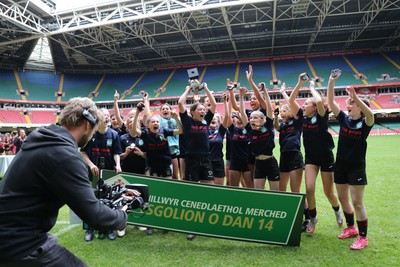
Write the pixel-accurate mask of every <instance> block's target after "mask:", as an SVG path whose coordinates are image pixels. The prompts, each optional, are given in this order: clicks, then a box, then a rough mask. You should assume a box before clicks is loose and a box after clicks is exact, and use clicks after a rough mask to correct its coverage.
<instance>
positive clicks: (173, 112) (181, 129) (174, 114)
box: [171, 109, 183, 135]
mask: <svg viewBox="0 0 400 267" xmlns="http://www.w3.org/2000/svg"><path fill="white" fill-rule="evenodd" d="M171 116H172V118H174V119H175V121H176V124H177V125H178V129H174V135H179V134H181V133H183V126H182V122H181V120H180V119H179V116H178V113H176V111H175V109H173V110H171Z"/></svg>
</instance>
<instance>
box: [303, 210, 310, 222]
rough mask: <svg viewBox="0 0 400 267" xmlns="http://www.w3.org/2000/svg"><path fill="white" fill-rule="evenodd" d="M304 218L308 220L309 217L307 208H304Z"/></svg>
mask: <svg viewBox="0 0 400 267" xmlns="http://www.w3.org/2000/svg"><path fill="white" fill-rule="evenodd" d="M304 219H305V220H309V219H310V212H309V211H308V208H305V209H304Z"/></svg>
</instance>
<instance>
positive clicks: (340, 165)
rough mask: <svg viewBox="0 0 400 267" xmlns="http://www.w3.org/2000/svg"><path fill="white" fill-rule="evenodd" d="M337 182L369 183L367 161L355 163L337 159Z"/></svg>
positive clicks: (335, 175) (351, 183)
mask: <svg viewBox="0 0 400 267" xmlns="http://www.w3.org/2000/svg"><path fill="white" fill-rule="evenodd" d="M334 177H335V178H334V179H335V184H349V185H367V184H368V183H367V173H366V171H365V162H361V163H354V162H348V161H344V160H339V159H337V160H336V166H335V174H334Z"/></svg>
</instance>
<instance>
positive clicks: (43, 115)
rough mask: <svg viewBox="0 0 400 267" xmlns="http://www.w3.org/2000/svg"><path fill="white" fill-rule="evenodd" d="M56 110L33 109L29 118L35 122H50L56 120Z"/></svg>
mask: <svg viewBox="0 0 400 267" xmlns="http://www.w3.org/2000/svg"><path fill="white" fill-rule="evenodd" d="M56 112H57V111H56V110H31V111H30V114H29V118H30V120H31V122H32V123H33V124H50V123H55V122H56V117H57V113H56Z"/></svg>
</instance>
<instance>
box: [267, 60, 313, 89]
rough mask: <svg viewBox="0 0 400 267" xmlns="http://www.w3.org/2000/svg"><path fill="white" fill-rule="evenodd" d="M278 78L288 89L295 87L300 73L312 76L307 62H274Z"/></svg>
mask: <svg viewBox="0 0 400 267" xmlns="http://www.w3.org/2000/svg"><path fill="white" fill-rule="evenodd" d="M274 64H275V70H276V77H277V79H278V80H279V81H281V82H282V83H283V82H284V83H286V87H288V88H290V87H292V88H293V87H295V86H296V84H297V81H298V77H299V74H300V73H303V72H306V73H308V74H309V75H310V77H311V76H312V74H311V72H310V68H309V67H308V65H307V61H306V60H305V59H304V58H303V59H291V60H282V61H274Z"/></svg>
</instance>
